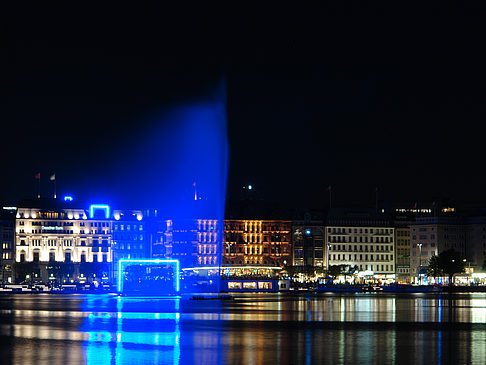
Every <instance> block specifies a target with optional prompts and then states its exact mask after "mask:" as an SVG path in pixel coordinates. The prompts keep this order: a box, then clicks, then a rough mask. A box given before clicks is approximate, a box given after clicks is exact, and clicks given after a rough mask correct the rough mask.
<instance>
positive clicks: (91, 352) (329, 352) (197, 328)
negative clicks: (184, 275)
mask: <svg viewBox="0 0 486 365" xmlns="http://www.w3.org/2000/svg"><path fill="white" fill-rule="evenodd" d="M485 323H486V294H484V293H477V294H387V293H359V294H343V295H340V294H319V295H314V294H302V295H300V296H297V295H291V294H268V293H265V294H240V295H236V297H235V300H234V301H217V300H206V301H192V300H186V299H153V298H152V299H150V298H147V299H141V298H137V299H135V298H119V297H116V296H111V295H75V294H73V295H69V294H66V295H62V294H14V295H5V294H4V295H0V355H1V358H0V363H1V364H22V365H24V364H53V365H54V364H80V363H81V364H83V363H86V364H152V363H157V364H192V363H198V364H344V363H345V364H360V363H362V364H393V363H399V364H424V363H426V364H471V363H472V364H482V365H483V364H486V324H485Z"/></svg>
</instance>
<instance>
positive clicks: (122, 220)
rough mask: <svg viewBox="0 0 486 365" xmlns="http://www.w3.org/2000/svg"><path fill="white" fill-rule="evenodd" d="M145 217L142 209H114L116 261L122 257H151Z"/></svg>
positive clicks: (114, 249)
mask: <svg viewBox="0 0 486 365" xmlns="http://www.w3.org/2000/svg"><path fill="white" fill-rule="evenodd" d="M144 218H145V217H144V214H143V212H142V211H141V210H114V211H113V220H114V221H113V257H114V261H115V262H118V260H120V259H136V258H138V259H141V258H148V257H150V252H149V250H148V248H149V245H148V244H147V239H148V237H147V230H146V221H145V219H144Z"/></svg>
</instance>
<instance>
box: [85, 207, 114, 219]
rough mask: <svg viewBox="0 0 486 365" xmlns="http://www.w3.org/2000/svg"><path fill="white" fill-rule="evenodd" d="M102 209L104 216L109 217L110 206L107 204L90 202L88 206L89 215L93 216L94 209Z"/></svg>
mask: <svg viewBox="0 0 486 365" xmlns="http://www.w3.org/2000/svg"><path fill="white" fill-rule="evenodd" d="M98 209H100V210H104V211H105V218H106V219H110V206H109V205H107V204H91V205H90V206H89V217H90V218H93V217H94V212H95V210H98Z"/></svg>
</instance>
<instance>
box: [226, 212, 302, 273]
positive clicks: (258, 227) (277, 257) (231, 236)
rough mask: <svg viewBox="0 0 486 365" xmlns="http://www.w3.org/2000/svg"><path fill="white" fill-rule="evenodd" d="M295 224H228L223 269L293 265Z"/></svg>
mask: <svg viewBox="0 0 486 365" xmlns="http://www.w3.org/2000/svg"><path fill="white" fill-rule="evenodd" d="M291 223H292V222H291V221H287V220H238V219H227V220H225V222H224V241H223V265H224V266H241V265H253V266H254V265H260V266H274V267H284V266H287V265H291V263H292V250H291V243H290V235H291V234H290V232H291V229H292V224H291Z"/></svg>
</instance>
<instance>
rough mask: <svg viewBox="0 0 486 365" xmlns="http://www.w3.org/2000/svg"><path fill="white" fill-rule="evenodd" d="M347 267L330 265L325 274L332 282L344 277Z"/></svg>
mask: <svg viewBox="0 0 486 365" xmlns="http://www.w3.org/2000/svg"><path fill="white" fill-rule="evenodd" d="M346 266H347V265H330V266H329V269H328V270H327V274H328V275H329V276H330V277H331V278H332V280H334V279H335V278H336V277H338V276H339V275H344V273H345V271H346Z"/></svg>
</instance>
